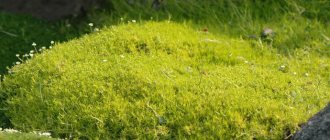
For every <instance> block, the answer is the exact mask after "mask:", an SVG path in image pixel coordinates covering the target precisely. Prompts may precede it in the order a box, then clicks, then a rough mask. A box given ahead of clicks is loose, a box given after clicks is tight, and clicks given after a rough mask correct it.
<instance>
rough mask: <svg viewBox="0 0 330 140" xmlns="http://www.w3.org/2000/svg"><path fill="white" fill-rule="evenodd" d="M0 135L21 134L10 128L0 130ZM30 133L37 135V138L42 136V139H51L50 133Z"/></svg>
mask: <svg viewBox="0 0 330 140" xmlns="http://www.w3.org/2000/svg"><path fill="white" fill-rule="evenodd" d="M0 133H9V134H12V133H22V132H21V131H19V130H15V129H12V128H5V129H2V128H0ZM31 133H32V134H35V135H39V136H44V137H49V138H51V133H50V132H36V131H33V132H31Z"/></svg>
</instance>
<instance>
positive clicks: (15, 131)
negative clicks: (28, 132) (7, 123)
mask: <svg viewBox="0 0 330 140" xmlns="http://www.w3.org/2000/svg"><path fill="white" fill-rule="evenodd" d="M3 131H4V132H7V133H18V132H19V131H18V130H15V129H4V130H3Z"/></svg>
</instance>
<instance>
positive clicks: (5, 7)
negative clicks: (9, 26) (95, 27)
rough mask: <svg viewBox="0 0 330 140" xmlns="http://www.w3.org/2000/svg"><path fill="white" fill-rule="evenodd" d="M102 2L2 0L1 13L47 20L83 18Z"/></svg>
mask: <svg viewBox="0 0 330 140" xmlns="http://www.w3.org/2000/svg"><path fill="white" fill-rule="evenodd" d="M99 3H100V0H1V2H0V11H7V12H14V13H23V14H29V15H32V16H35V17H38V18H42V19H46V20H58V19H61V18H64V17H68V16H74V17H76V16H81V15H83V14H85V12H86V11H88V10H90V9H91V8H95V7H97V6H98V4H99Z"/></svg>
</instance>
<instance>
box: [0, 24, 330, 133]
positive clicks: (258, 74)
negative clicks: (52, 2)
mask: <svg viewBox="0 0 330 140" xmlns="http://www.w3.org/2000/svg"><path fill="white" fill-rule="evenodd" d="M308 59H309V60H311V59H313V58H311V57H309V58H308ZM300 61H301V62H305V61H304V58H302V59H300V60H299V62H300ZM327 61H328V58H324V59H318V61H315V62H314V64H315V65H318V64H326V63H325V62H327ZM306 63H307V62H306ZM301 65H303V63H299V64H298V60H290V59H286V58H284V57H279V56H278V55H275V54H274V53H273V50H272V49H270V48H260V46H258V45H256V46H253V45H251V43H250V42H246V41H244V40H239V39H230V38H226V37H218V36H213V35H212V34H210V33H205V32H200V31H194V30H192V29H190V28H189V27H186V26H184V25H179V24H175V23H168V22H161V23H155V22H148V23H143V24H138V23H130V24H126V25H118V26H114V27H109V28H107V29H104V30H102V31H101V32H98V33H94V34H92V35H88V36H85V37H82V38H81V39H77V40H72V41H70V42H67V43H63V44H57V45H56V46H55V47H54V48H53V49H52V50H48V51H45V52H43V53H41V54H39V55H36V56H35V57H34V58H33V59H31V60H28V61H26V62H25V63H24V64H20V65H17V66H15V67H14V68H12V70H11V71H12V73H11V74H10V75H7V76H6V77H5V78H4V80H3V82H2V83H1V88H0V99H1V100H3V104H2V108H4V109H3V110H2V112H4V113H5V114H6V116H7V117H8V118H9V119H10V122H11V123H12V125H13V126H15V127H16V128H17V129H20V130H24V131H35V130H39V131H40V130H41V131H50V132H51V133H52V135H53V137H74V138H80V139H84V138H88V139H96V138H99V139H109V138H114V139H115V138H129V139H131V138H132V139H133V138H146V139H153V138H178V139H181V138H205V139H207V138H223V139H228V138H239V139H244V138H247V139H252V138H260V139H266V138H267V139H268V138H270V139H279V138H283V137H285V135H284V134H285V133H286V132H289V131H291V132H292V131H294V130H296V129H297V127H298V123H299V122H303V121H304V120H306V119H308V117H309V116H311V115H312V113H315V112H316V111H317V110H318V109H320V107H322V106H323V105H325V104H326V102H327V100H329V97H330V96H329V92H328V91H329V85H328V84H327V81H326V79H324V78H318V77H320V76H318V75H316V74H315V75H312V74H310V75H309V76H307V75H306V74H305V75H304V76H303V72H306V71H307V70H309V71H308V72H310V73H312V72H315V73H316V72H317V71H323V70H324V69H325V68H328V66H326V67H322V68H320V67H315V69H307V66H306V69H303V68H301V67H302V66H301ZM289 68H290V69H289ZM293 72H295V73H293ZM296 73H297V74H296ZM321 74H322V73H321ZM323 74H326V73H323ZM306 114H307V115H306Z"/></svg>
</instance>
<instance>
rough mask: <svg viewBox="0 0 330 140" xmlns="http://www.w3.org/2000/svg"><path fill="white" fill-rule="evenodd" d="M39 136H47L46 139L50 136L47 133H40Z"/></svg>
mask: <svg viewBox="0 0 330 140" xmlns="http://www.w3.org/2000/svg"><path fill="white" fill-rule="evenodd" d="M39 135H41V136H47V137H50V136H51V134H50V133H49V132H43V133H40V134H39Z"/></svg>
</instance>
